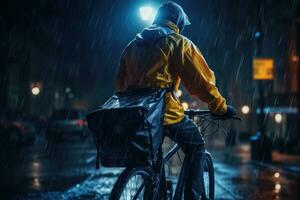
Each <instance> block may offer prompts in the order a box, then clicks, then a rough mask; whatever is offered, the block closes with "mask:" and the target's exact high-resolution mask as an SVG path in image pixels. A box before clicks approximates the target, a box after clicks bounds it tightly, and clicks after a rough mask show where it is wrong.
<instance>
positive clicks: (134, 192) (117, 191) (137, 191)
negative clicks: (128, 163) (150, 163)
mask: <svg viewBox="0 0 300 200" xmlns="http://www.w3.org/2000/svg"><path fill="white" fill-rule="evenodd" d="M152 175H153V173H152V171H151V170H150V169H147V168H126V169H125V170H124V171H123V172H122V173H121V175H120V176H119V178H118V180H117V181H116V183H115V185H114V187H113V190H112V192H111V195H110V197H109V200H145V199H147V200H148V199H149V200H150V199H153V198H152V193H151V186H152V185H151V184H152V181H151V177H152Z"/></svg>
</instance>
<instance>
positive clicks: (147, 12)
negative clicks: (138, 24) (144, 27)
mask: <svg viewBox="0 0 300 200" xmlns="http://www.w3.org/2000/svg"><path fill="white" fill-rule="evenodd" d="M139 11H140V16H141V18H142V20H143V21H147V22H153V20H154V17H155V10H154V8H153V7H151V6H143V7H140V9H139Z"/></svg>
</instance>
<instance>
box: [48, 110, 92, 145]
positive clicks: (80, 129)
mask: <svg viewBox="0 0 300 200" xmlns="http://www.w3.org/2000/svg"><path fill="white" fill-rule="evenodd" d="M87 130H88V129H87V123H86V120H85V114H84V112H83V111H80V110H76V109H61V110H56V111H54V112H53V113H52V115H51V117H50V118H49V120H48V127H47V133H46V134H47V139H48V140H60V139H62V138H63V137H72V136H80V137H81V138H85V136H86V135H87Z"/></svg>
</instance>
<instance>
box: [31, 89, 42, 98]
mask: <svg viewBox="0 0 300 200" xmlns="http://www.w3.org/2000/svg"><path fill="white" fill-rule="evenodd" d="M40 92H41V90H40V88H39V87H33V88H31V93H32V94H33V95H34V96H37V95H39V94H40Z"/></svg>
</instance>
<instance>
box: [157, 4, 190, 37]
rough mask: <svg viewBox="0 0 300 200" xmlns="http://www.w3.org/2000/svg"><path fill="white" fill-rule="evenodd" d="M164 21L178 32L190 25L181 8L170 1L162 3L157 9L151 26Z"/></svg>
mask: <svg viewBox="0 0 300 200" xmlns="http://www.w3.org/2000/svg"><path fill="white" fill-rule="evenodd" d="M165 21H171V22H173V23H174V24H175V25H176V26H177V27H178V28H179V30H180V32H181V31H182V30H183V28H184V27H185V26H188V25H190V24H191V23H190V21H189V18H188V16H187V15H186V14H185V12H184V10H183V8H182V7H181V6H180V5H178V4H177V3H174V2H172V1H167V2H164V3H163V4H162V5H161V6H160V7H159V9H158V11H157V14H156V16H155V19H154V22H153V24H162V23H164V22H165Z"/></svg>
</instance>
